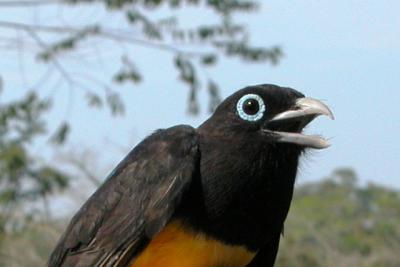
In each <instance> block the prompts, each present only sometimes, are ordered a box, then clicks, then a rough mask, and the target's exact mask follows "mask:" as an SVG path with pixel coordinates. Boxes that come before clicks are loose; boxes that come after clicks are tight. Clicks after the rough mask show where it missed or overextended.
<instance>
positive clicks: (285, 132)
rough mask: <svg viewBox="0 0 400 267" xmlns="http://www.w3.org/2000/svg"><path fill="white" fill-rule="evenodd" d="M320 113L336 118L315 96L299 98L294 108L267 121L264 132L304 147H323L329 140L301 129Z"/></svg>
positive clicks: (281, 141)
mask: <svg viewBox="0 0 400 267" xmlns="http://www.w3.org/2000/svg"><path fill="white" fill-rule="evenodd" d="M320 115H325V116H328V117H329V118H331V119H332V120H333V119H334V116H333V114H332V111H331V110H330V109H329V107H328V106H327V105H325V104H324V103H322V102H321V101H319V100H316V99H313V98H308V97H304V98H299V99H298V100H297V101H296V104H295V105H294V107H293V109H290V110H287V111H284V112H282V113H279V114H277V115H276V116H274V117H273V118H272V119H270V120H269V121H267V122H266V123H265V125H264V127H263V132H264V133H267V134H271V135H272V136H274V137H275V140H276V142H280V143H292V144H296V145H300V146H304V147H310V148H316V149H323V148H327V147H328V146H329V142H328V141H327V140H326V139H324V138H323V137H321V136H317V135H305V134H302V133H301V131H302V130H303V128H304V127H305V126H306V125H307V124H309V123H310V122H311V121H312V120H314V119H315V118H316V117H318V116H320Z"/></svg>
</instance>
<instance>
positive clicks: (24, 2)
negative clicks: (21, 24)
mask: <svg viewBox="0 0 400 267" xmlns="http://www.w3.org/2000/svg"><path fill="white" fill-rule="evenodd" d="M63 2H64V1H60V0H19V1H18V0H14V1H0V8H1V7H7V8H9V7H18V8H21V7H32V6H44V5H55V4H61V3H63Z"/></svg>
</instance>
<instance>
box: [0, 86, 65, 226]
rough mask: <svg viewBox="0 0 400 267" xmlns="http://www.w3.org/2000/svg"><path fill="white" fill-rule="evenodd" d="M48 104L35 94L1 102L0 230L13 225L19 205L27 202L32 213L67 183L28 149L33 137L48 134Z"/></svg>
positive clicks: (25, 205) (62, 174)
mask: <svg viewBox="0 0 400 267" xmlns="http://www.w3.org/2000/svg"><path fill="white" fill-rule="evenodd" d="M49 106H50V103H49V102H47V101H43V100H40V99H39V98H38V97H37V95H36V94H34V93H30V94H28V95H27V96H25V97H24V98H23V99H21V100H18V101H15V102H11V103H8V104H2V103H1V105H0V232H4V231H6V227H12V224H13V222H12V219H13V217H14V215H15V213H16V210H18V207H21V206H22V205H23V204H24V207H25V209H26V210H25V211H24V212H23V213H24V215H28V216H29V215H30V212H29V211H30V210H31V208H33V205H34V203H35V202H36V201H39V200H40V201H46V197H47V196H48V195H50V194H52V193H53V192H55V191H57V190H63V189H65V188H66V187H67V186H68V177H67V176H66V175H65V174H64V173H62V172H60V171H59V170H57V169H56V168H53V167H52V166H50V165H48V164H46V163H44V162H41V161H40V157H39V156H38V155H33V154H32V153H30V152H29V151H30V150H29V148H30V145H31V143H32V141H33V139H35V138H38V137H39V136H41V135H42V134H44V133H45V123H44V121H43V120H42V114H43V112H45V111H46V110H48V108H49ZM27 203H29V204H27Z"/></svg>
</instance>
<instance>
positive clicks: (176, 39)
mask: <svg viewBox="0 0 400 267" xmlns="http://www.w3.org/2000/svg"><path fill="white" fill-rule="evenodd" d="M24 3H25V4H24ZM36 3H37V8H36V9H31V10H32V12H38V13H39V11H40V8H44V7H43V6H45V5H41V1H37V2H36ZM261 3H262V1H256V0H61V1H59V2H55V3H53V4H55V5H58V6H60V7H63V8H66V9H68V8H71V10H74V8H82V9H85V10H90V9H91V8H93V10H94V11H95V12H96V9H95V8H96V7H99V6H103V7H104V8H105V10H107V12H108V13H109V14H110V15H112V16H113V18H115V17H119V18H122V19H124V21H125V24H123V23H122V24H120V25H119V26H118V27H117V28H112V27H110V22H109V21H107V20H104V21H103V20H101V19H94V18H91V17H90V18H86V19H85V20H84V21H83V22H81V24H78V25H75V26H74V23H71V24H69V23H68V24H66V23H64V22H63V21H70V20H71V21H72V22H74V20H75V18H74V16H73V15H71V16H70V15H69V13H68V12H63V16H64V18H63V20H60V22H56V23H51V26H50V25H47V24H43V25H41V24H40V23H39V24H38V23H32V24H29V23H28V24H20V23H16V22H14V21H3V22H0V26H1V27H8V28H12V29H13V28H14V29H16V30H17V31H22V32H23V33H25V34H26V36H25V37H26V38H27V40H28V41H30V42H32V41H33V42H34V44H36V46H37V47H38V50H37V53H36V58H37V59H38V60H39V61H41V62H44V63H48V64H49V66H53V67H54V69H55V70H56V71H58V72H59V74H60V76H61V77H62V78H63V79H64V81H65V82H66V83H67V84H68V85H69V86H70V87H72V86H76V87H82V88H83V89H85V91H87V103H88V104H89V106H92V107H96V108H101V107H108V108H110V110H111V112H112V114H113V115H121V114H123V112H122V111H123V110H124V107H123V105H124V102H123V101H120V100H117V98H118V99H119V96H118V93H117V91H116V90H115V89H114V88H113V86H111V85H110V84H109V83H110V82H113V83H114V84H121V83H129V82H130V83H132V84H134V85H136V84H138V83H140V82H141V81H142V80H143V79H144V78H145V76H150V75H151V73H145V74H143V73H141V71H140V68H138V67H137V66H136V65H135V60H134V59H132V56H133V55H134V52H129V53H127V52H126V51H127V49H122V50H121V51H119V50H118V49H117V46H118V47H119V46H121V47H124V46H126V45H129V46H133V47H137V46H141V47H147V48H149V49H153V50H162V51H165V52H167V53H170V54H171V55H172V57H171V58H172V60H173V62H174V63H175V64H174V65H173V66H174V67H175V69H176V71H177V72H178V78H179V79H180V80H181V81H182V82H183V83H184V84H185V85H187V87H188V89H189V94H188V95H189V98H188V102H189V103H188V111H189V113H192V114H197V113H198V112H199V110H200V106H199V104H198V97H197V95H198V94H197V91H198V90H199V89H201V88H204V89H207V88H208V89H210V88H211V89H210V90H207V92H208V95H209V98H210V101H209V107H208V110H211V111H212V110H214V108H215V107H216V105H218V103H219V102H220V97H219V90H218V85H217V79H216V77H214V79H212V77H211V76H212V75H209V72H208V71H209V69H210V68H212V67H213V66H215V65H216V64H218V63H219V59H220V58H222V57H224V58H237V59H239V60H242V61H244V62H258V63H270V64H272V65H276V64H277V63H278V62H279V60H280V58H281V57H282V55H283V53H282V51H281V49H280V47H279V46H276V45H271V46H266V45H264V44H263V45H262V46H257V45H254V44H253V43H252V42H251V32H250V31H249V30H248V28H247V27H246V23H245V22H243V20H242V21H240V17H241V16H242V15H248V14H254V13H255V12H256V11H258V10H259V7H260V4H261ZM27 4H28V3H26V2H24V1H16V2H15V4H14V5H13V6H14V7H20V8H25V7H26V5H27ZM10 5H11V4H10V3H9V4H8V5H6V7H7V6H10ZM29 5H35V2H29ZM1 7H2V5H1V3H0V8H1ZM189 12H191V13H189ZM196 13H197V14H198V15H200V16H201V15H202V14H206V13H209V14H210V16H211V17H213V18H214V19H213V21H212V22H210V21H207V20H204V21H202V22H200V23H192V22H190V23H187V22H186V21H185V20H183V17H185V14H186V17H187V14H190V16H193V14H196ZM72 14H73V12H72ZM163 14H164V15H163ZM69 16H70V17H69ZM49 34H51V36H52V37H51V38H49ZM91 40H95V45H93V44H91V43H90V46H95V47H96V49H100V48H101V47H102V44H104V43H105V42H104V41H105V40H109V41H112V42H114V43H115V46H116V49H115V53H118V54H119V55H120V57H121V59H122V60H121V66H120V67H119V68H116V69H117V71H116V72H115V73H110V77H108V78H109V79H106V81H104V80H103V79H102V78H105V77H101V78H98V77H99V75H97V74H95V75H94V76H93V77H92V75H91V77H90V79H88V80H91V82H89V83H86V82H88V81H86V82H82V81H81V80H79V81H78V79H76V77H74V75H72V74H70V71H72V70H69V69H68V67H66V66H64V65H62V61H61V60H62V58H63V57H65V56H67V55H68V54H71V53H73V52H78V51H80V50H83V48H82V47H83V46H82V44H83V43H86V44H88V43H89V41H91ZM129 50H130V51H132V50H131V49H129ZM99 51H101V50H99ZM99 51H97V52H99ZM118 51H119V52H118ZM27 52H29V53H32V49H30V50H29V51H27ZM83 64H84V63H83ZM200 69H201V70H202V71H201V73H202V74H204V75H199V73H200ZM206 69H207V70H206ZM85 71H87V70H85ZM80 74H81V76H85V77H86V78H87V77H88V76H89V75H88V74H89V72H88V73H86V72H85V73H80ZM166 83H168V81H166ZM210 84H212V86H210ZM93 85H95V86H93ZM96 87H97V88H96ZM70 89H71V88H70ZM98 89H101V90H98ZM103 91H104V92H105V93H104V92H103ZM102 103H109V104H108V105H102Z"/></svg>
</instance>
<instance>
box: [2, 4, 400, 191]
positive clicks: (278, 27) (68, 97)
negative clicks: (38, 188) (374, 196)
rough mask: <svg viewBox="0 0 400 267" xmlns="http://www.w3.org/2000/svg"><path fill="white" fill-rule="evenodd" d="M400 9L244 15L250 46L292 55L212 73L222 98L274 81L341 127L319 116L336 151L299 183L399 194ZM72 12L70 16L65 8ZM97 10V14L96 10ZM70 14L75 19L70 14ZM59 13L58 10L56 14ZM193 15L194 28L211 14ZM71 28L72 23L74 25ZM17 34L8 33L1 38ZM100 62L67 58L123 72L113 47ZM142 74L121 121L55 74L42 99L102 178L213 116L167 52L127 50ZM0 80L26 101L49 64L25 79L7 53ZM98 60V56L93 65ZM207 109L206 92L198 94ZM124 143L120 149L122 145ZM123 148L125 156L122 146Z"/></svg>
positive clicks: (28, 65) (310, 159)
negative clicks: (392, 189) (192, 98)
mask: <svg viewBox="0 0 400 267" xmlns="http://www.w3.org/2000/svg"><path fill="white" fill-rule="evenodd" d="M398 10H400V2H398V1H263V5H262V8H261V10H260V11H259V12H258V13H257V14H254V15H251V16H250V15H246V16H243V17H240V18H238V19H239V20H242V21H244V22H246V23H247V24H248V27H249V29H250V31H251V32H252V41H253V42H254V43H255V44H259V45H274V44H278V45H281V46H282V48H283V49H284V53H285V57H284V58H283V60H282V61H281V63H280V64H279V65H278V66H277V67H271V66H268V65H258V64H255V65H248V64H243V63H242V62H240V61H237V60H224V61H222V62H220V64H219V66H218V67H217V68H216V69H215V70H214V71H213V72H212V74H213V75H214V76H215V77H217V80H218V82H219V84H220V86H221V94H222V96H223V97H226V96H228V95H229V94H231V93H233V92H234V91H235V90H237V89H240V88H242V87H244V86H247V85H251V84H259V83H274V84H278V85H282V86H289V87H293V88H295V89H298V90H300V91H302V92H303V93H305V94H306V95H307V96H311V97H314V98H317V99H322V100H324V101H325V102H326V103H327V104H328V105H329V106H330V107H331V108H332V110H333V111H334V114H335V116H336V120H335V121H329V120H328V119H325V118H319V119H317V120H316V121H314V122H313V123H312V125H311V126H310V127H308V128H307V132H308V133H318V134H322V135H324V136H326V137H329V138H331V143H332V146H331V147H330V148H329V149H326V150H323V151H315V152H313V153H311V154H310V155H308V156H307V157H306V158H305V159H303V161H302V167H301V171H300V177H299V181H300V182H304V181H310V180H315V179H320V178H321V177H324V176H327V175H328V174H329V173H331V171H332V170H333V169H335V168H337V167H353V168H354V169H355V170H356V172H357V173H358V174H359V176H360V178H361V181H362V182H363V183H365V182H367V181H373V182H377V183H382V184H385V185H388V186H396V187H400V164H399V159H400V139H399V138H398V135H399V133H400V111H399V104H398V103H399V101H400V49H399V47H400V16H398ZM26 12H27V11H19V12H16V11H14V10H12V11H11V10H9V11H7V12H5V11H4V10H3V11H2V10H0V17H1V18H2V20H6V19H8V20H14V21H26V19H29V20H31V19H32V17H27V16H26V14H27V13H26ZM63 12H65V11H63ZM68 12H76V13H77V15H76V16H77V18H78V19H77V21H78V22H79V20H83V21H86V20H88V19H89V18H87V17H86V15H87V14H86V13H84V12H83V13H82V11H77V10H75V11H68ZM92 12H93V11H92ZM63 14H64V15H65V14H66V13H63ZM67 14H68V15H69V14H70V13H67ZM54 15H55V13H54V10H53V9H46V10H45V11H44V12H43V11H42V13H40V14H39V15H37V16H39V18H36V20H39V21H40V22H42V21H43V20H44V19H45V18H51V17H54ZM58 15H59V13H58ZM94 15H95V16H94V17H99V16H102V18H103V19H105V20H110V23H111V24H112V23H114V24H115V23H118V20H117V22H116V21H115V20H114V18H113V16H109V17H107V16H105V15H104V12H102V11H101V10H99V13H94ZM193 15H194V14H190V12H189V15H185V17H184V18H183V19H184V20H186V21H188V23H192V22H193V23H194V22H195V21H200V22H201V21H202V20H204V19H205V18H207V16H208V15H205V16H197V15H196V16H193ZM71 23H73V22H71ZM10 34H14V35H15V33H14V32H10V31H6V30H4V29H1V28H0V37H1V36H10ZM105 46H106V48H105V49H103V50H102V53H101V54H102V56H101V59H98V58H97V57H96V59H94V57H93V55H92V54H91V53H90V52H82V53H83V54H82V55H79V54H78V55H76V57H70V58H67V59H65V60H64V59H63V64H64V65H65V66H66V67H68V68H69V69H73V70H74V69H79V67H82V63H81V59H84V60H85V61H88V63H87V64H86V65H85V67H86V68H91V70H92V71H93V73H95V75H98V76H104V75H108V74H110V73H113V72H115V71H116V68H118V65H117V64H116V62H118V61H119V59H115V53H114V52H113V51H114V47H113V44H111V43H108V44H105ZM124 49H126V50H127V51H128V52H129V54H130V55H131V56H132V58H134V59H135V60H136V63H137V65H138V67H140V69H141V71H142V72H143V73H144V74H146V76H145V80H144V82H143V83H142V84H141V85H140V86H137V87H133V86H130V85H127V86H125V87H121V88H119V89H118V90H119V91H121V93H122V95H123V98H124V100H125V103H126V105H127V113H126V116H125V117H123V118H117V119H112V118H111V117H110V116H109V115H108V113H107V112H106V111H98V110H90V109H87V108H86V106H85V105H84V104H83V103H81V101H79V99H80V97H81V95H82V92H81V91H80V90H79V89H74V90H73V93H72V94H70V93H68V88H58V87H57V86H55V85H56V84H57V79H56V76H54V78H53V77H51V78H50V79H49V81H48V82H47V84H46V88H45V89H43V88H42V89H40V91H39V92H40V93H41V94H42V95H44V96H49V95H52V96H54V97H55V105H54V108H53V112H52V113H51V114H48V116H47V118H48V120H49V124H50V127H55V126H56V125H58V124H59V122H60V121H62V120H64V119H68V120H70V121H71V122H72V127H73V130H72V135H71V138H70V141H69V142H68V144H67V149H72V150H75V149H76V150H79V149H83V148H88V149H92V150H94V151H96V154H97V156H98V157H99V158H100V161H101V162H102V163H103V164H104V166H107V167H105V168H104V171H103V172H104V173H103V176H104V177H105V176H106V175H107V172H108V171H109V169H110V168H112V167H113V166H114V165H115V164H116V163H117V162H118V161H119V160H120V159H121V158H122V157H123V156H124V153H125V152H122V151H121V149H118V148H117V147H124V148H126V151H127V150H128V149H129V148H131V147H133V145H134V144H136V143H137V142H139V141H140V140H142V139H143V138H144V137H145V136H146V135H148V134H149V133H151V132H152V131H153V130H155V129H157V128H162V127H168V126H172V125H175V124H181V123H186V124H191V125H193V126H197V125H199V124H200V123H201V122H202V121H203V120H205V119H206V118H207V117H208V116H209V114H207V112H205V109H206V105H203V111H202V113H201V115H200V116H198V117H192V116H189V115H187V113H186V108H187V106H186V99H187V90H186V88H185V87H184V86H183V85H181V84H180V83H179V82H178V81H177V79H176V72H175V71H174V70H173V68H172V67H171V66H172V65H171V63H170V62H169V61H168V60H169V59H170V55H168V54H166V53H165V52H160V51H153V50H148V49H143V48H137V49H136V48H132V47H127V48H124ZM0 53H1V57H2V64H1V65H0V74H1V75H2V76H3V77H5V81H6V84H5V85H6V87H5V98H6V99H11V98H14V97H16V96H19V95H21V94H23V93H24V92H25V91H26V90H27V89H23V88H27V87H26V86H25V85H27V84H32V81H36V80H37V79H38V77H39V76H40V75H41V74H43V71H44V70H45V69H46V67H45V66H40V65H39V66H38V65H36V64H34V63H33V61H32V59H29V56H27V55H26V56H25V57H24V58H25V59H24V61H25V63H24V64H23V65H24V68H25V72H26V73H27V74H26V75H25V76H26V77H25V78H24V79H21V76H20V69H21V68H20V67H19V65H20V64H19V63H18V62H19V60H18V53H16V51H15V50H12V51H9V52H4V51H0ZM92 57H93V58H92ZM200 97H201V99H202V101H203V103H206V101H207V93H206V92H205V91H202V92H200ZM115 144H118V145H115ZM35 149H36V150H37V151H38V152H42V151H43V155H44V156H46V157H47V158H49V159H50V158H51V157H52V155H54V151H53V148H52V147H51V146H50V145H49V144H48V143H46V142H41V143H40V144H38V145H36V146H35ZM123 150H124V149H123Z"/></svg>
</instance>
